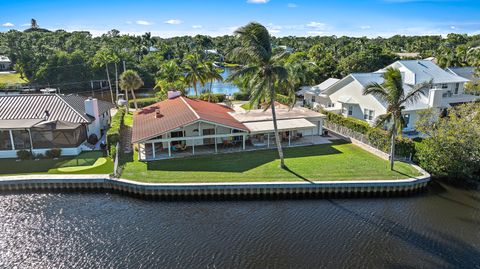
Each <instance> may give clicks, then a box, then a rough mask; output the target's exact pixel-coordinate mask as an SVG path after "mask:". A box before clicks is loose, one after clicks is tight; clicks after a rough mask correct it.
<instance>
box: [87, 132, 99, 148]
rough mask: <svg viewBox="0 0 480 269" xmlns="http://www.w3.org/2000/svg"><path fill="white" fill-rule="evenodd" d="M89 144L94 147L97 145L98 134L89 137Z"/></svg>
mask: <svg viewBox="0 0 480 269" xmlns="http://www.w3.org/2000/svg"><path fill="white" fill-rule="evenodd" d="M87 142H88V143H90V144H92V145H96V144H97V142H98V137H97V135H96V134H91V135H89V136H88V139H87Z"/></svg>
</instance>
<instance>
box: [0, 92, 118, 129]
mask: <svg viewBox="0 0 480 269" xmlns="http://www.w3.org/2000/svg"><path fill="white" fill-rule="evenodd" d="M86 99H87V98H86V97H81V96H71V95H67V96H66V95H60V94H22V95H4V96H0V119H1V120H24V119H43V118H44V116H45V111H48V113H49V117H48V120H50V121H64V122H71V123H90V122H91V121H92V119H91V118H90V116H87V115H86V114H85V106H84V103H83V102H84V101H85V100H86ZM98 104H99V110H100V113H102V112H101V111H103V112H105V111H106V110H108V109H110V108H111V107H113V105H112V104H109V103H107V102H104V101H100V100H99V101H98Z"/></svg>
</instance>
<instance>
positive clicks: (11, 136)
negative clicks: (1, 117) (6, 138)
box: [8, 130, 15, 150]
mask: <svg viewBox="0 0 480 269" xmlns="http://www.w3.org/2000/svg"><path fill="white" fill-rule="evenodd" d="M8 132H9V133H10V142H11V143H12V150H15V143H14V142H15V141H14V140H13V133H12V130H8Z"/></svg>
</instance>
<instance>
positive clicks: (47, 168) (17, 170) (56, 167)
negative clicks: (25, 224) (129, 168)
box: [0, 151, 113, 176]
mask: <svg viewBox="0 0 480 269" xmlns="http://www.w3.org/2000/svg"><path fill="white" fill-rule="evenodd" d="M103 159H105V160H103ZM112 172H113V162H112V160H111V159H110V158H106V157H103V153H102V152H100V151H91V152H82V153H81V154H80V155H78V156H76V157H62V158H59V159H58V160H52V159H41V160H26V161H17V160H15V159H0V176H2V175H3V176H5V175H23V174H111V173H112Z"/></svg>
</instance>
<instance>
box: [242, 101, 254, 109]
mask: <svg viewBox="0 0 480 269" xmlns="http://www.w3.org/2000/svg"><path fill="white" fill-rule="evenodd" d="M240 107H241V108H243V109H245V110H251V109H252V104H251V103H250V102H248V103H245V104H243V105H241V106H240Z"/></svg>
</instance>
